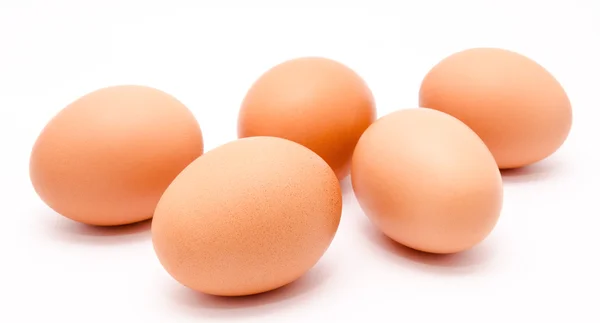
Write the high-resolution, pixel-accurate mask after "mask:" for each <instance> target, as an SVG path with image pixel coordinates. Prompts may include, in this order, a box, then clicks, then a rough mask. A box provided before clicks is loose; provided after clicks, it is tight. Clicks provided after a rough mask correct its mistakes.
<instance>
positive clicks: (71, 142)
mask: <svg viewBox="0 0 600 323" xmlns="http://www.w3.org/2000/svg"><path fill="white" fill-rule="evenodd" d="M202 152H203V140H202V133H201V131H200V127H199V126H198V123H197V121H196V119H195V118H194V116H193V115H192V113H191V112H190V111H189V110H188V109H187V108H186V107H185V106H184V105H183V104H182V103H181V102H179V101H178V100H177V99H175V98H174V97H172V96H170V95H168V94H166V93H164V92H162V91H159V90H157V89H153V88H150V87H145V86H133V85H132V86H113V87H107V88H103V89H100V90H97V91H94V92H91V93H89V94H87V95H85V96H83V97H81V98H79V99H78V100H76V101H74V102H73V103H71V104H69V105H68V106H67V107H66V108H64V109H63V110H62V111H60V112H59V113H58V114H57V115H56V116H55V117H54V118H53V119H52V120H51V121H50V122H49V123H48V124H47V125H46V127H45V128H44V129H43V130H42V132H41V134H40V135H39V137H38V139H37V140H36V142H35V144H34V146H33V150H32V152H31V158H30V177H31V182H32V184H33V187H34V188H35V190H36V192H37V193H38V195H39V196H40V197H41V199H42V200H43V201H44V202H45V203H46V204H47V205H48V206H50V207H51V208H52V209H54V210H55V211H56V212H58V213H60V214H62V215H63V216H65V217H67V218H70V219H72V220H75V221H79V222H82V223H86V224H92V225H102V226H108V225H121V224H129V223H134V222H138V221H142V220H147V219H149V218H151V217H152V214H153V212H154V208H155V207H156V204H157V203H158V200H159V198H160V196H161V195H162V193H163V192H164V190H165V189H166V188H167V186H168V185H169V184H170V183H171V181H172V180H173V179H174V178H175V177H176V176H177V174H179V172H180V171H181V170H183V169H184V168H185V167H186V166H187V165H188V164H189V163H190V162H192V161H193V160H194V159H196V158H197V157H198V156H200V155H201V154H202Z"/></svg>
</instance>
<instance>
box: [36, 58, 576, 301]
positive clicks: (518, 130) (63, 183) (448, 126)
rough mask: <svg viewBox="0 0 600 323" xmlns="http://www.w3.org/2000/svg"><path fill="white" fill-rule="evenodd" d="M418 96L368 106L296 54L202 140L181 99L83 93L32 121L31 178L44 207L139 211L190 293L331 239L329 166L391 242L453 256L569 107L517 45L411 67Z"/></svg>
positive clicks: (303, 255)
mask: <svg viewBox="0 0 600 323" xmlns="http://www.w3.org/2000/svg"><path fill="white" fill-rule="evenodd" d="M419 100H420V102H419V106H420V107H419V108H412V109H404V110H399V111H396V112H393V113H390V114H388V115H385V116H383V117H380V118H379V119H377V114H376V109H375V101H374V99H373V95H372V93H371V91H370V89H369V88H368V86H367V85H366V83H365V82H364V81H363V80H362V79H361V77H360V76H359V75H358V74H356V73H355V72H354V71H353V70H351V69H350V68H348V67H347V66H345V65H343V64H341V63H338V62H336V61H333V60H330V59H326V58H318V57H306V58H299V59H293V60H289V61H286V62H283V63H281V64H279V65H276V66H275V67H273V68H271V69H270V70H269V71H267V72H266V73H265V74H263V75H262V76H261V77H260V78H259V79H258V80H257V81H256V82H255V83H254V84H253V85H252V87H251V88H250V89H249V91H248V93H247V94H246V96H245V98H244V100H243V102H242V106H241V109H240V112H239V119H238V136H239V139H238V140H235V141H232V142H229V143H226V144H224V145H222V146H219V147H217V148H215V149H212V150H210V151H208V152H206V153H204V147H203V137H202V132H201V130H200V127H199V125H198V122H197V121H196V120H195V118H194V116H193V114H192V113H191V112H190V110H188V109H187V108H186V107H185V106H184V105H183V104H182V103H181V102H180V101H178V100H177V99H175V98H174V97H172V96H170V95H168V94H166V93H164V92H162V91H159V90H157V89H153V88H150V87H145V86H112V87H107V88H103V89H100V90H97V91H94V92H91V93H89V94H87V95H85V96H83V97H81V98H79V99H78V100H76V101H74V102H73V103H71V104H70V105H68V106H67V107H66V108H64V109H63V110H62V111H60V112H59V113H58V114H57V115H56V116H55V117H54V118H53V119H52V120H51V121H50V122H49V123H48V124H47V125H46V127H45V128H44V129H43V131H42V132H41V134H40V135H39V137H38V139H37V141H36V143H35V145H34V147H33V150H32V153H31V159H30V177H31V181H32V184H33V186H34V188H35V190H36V192H37V194H38V195H39V196H40V197H41V199H42V200H43V201H44V202H45V203H46V204H47V205H48V206H50V207H51V208H52V209H54V210H55V211H56V212H58V213H60V214H62V215H63V216H65V217H67V218H70V219H72V220H75V221H78V222H82V223H85V224H89V225H98V226H116V225H124V224H130V223H135V222H139V221H143V220H148V219H150V218H153V220H152V221H153V222H152V229H151V230H152V241H153V245H154V250H155V252H156V255H157V257H158V259H159V261H160V263H161V264H162V265H163V267H164V268H165V269H166V271H167V272H168V273H169V274H170V275H171V276H172V277H174V278H175V279H176V280H177V281H179V282H180V283H181V284H183V285H185V286H187V287H189V288H192V289H194V290H197V291H200V292H203V293H207V294H213V295H222V296H240V295H250V294H256V293H261V292H265V291H269V290H272V289H275V288H278V287H281V286H283V285H286V284H288V283H290V282H292V281H294V280H296V279H298V278H299V277H300V276H302V275H303V274H304V273H306V272H307V271H308V270H309V269H310V268H312V267H313V266H314V265H315V264H316V263H317V262H318V261H319V259H320V258H321V257H322V255H323V254H324V252H325V251H326V249H327V248H328V247H329V245H330V243H331V242H332V239H333V237H334V235H335V233H336V231H337V228H338V225H339V222H340V217H341V213H342V192H341V188H340V180H341V179H343V178H345V177H346V176H347V175H349V174H351V182H352V187H353V189H354V192H355V195H356V198H357V200H358V202H359V204H360V206H361V208H362V209H363V210H364V213H365V214H366V216H367V217H368V218H369V219H370V220H371V222H373V224H374V225H375V226H376V227H378V228H379V229H380V230H381V231H382V232H383V233H385V234H386V235H387V236H389V237H390V238H391V239H393V240H395V241H397V242H398V243H401V244H403V245H405V246H407V247H410V248H413V249H416V250H420V251H423V252H430V253H455V252H460V251H463V250H466V249H469V248H471V247H472V246H474V245H476V244H477V243H479V242H480V241H482V240H483V239H484V238H485V237H486V236H487V235H488V234H489V233H490V232H491V231H492V229H493V228H494V226H495V225H496V222H497V220H498V218H499V215H500V211H501V208H502V200H503V189H502V178H501V174H500V169H507V168H517V167H522V166H526V165H529V164H532V163H535V162H537V161H539V160H542V159H544V158H546V157H547V156H549V155H551V154H552V153H554V152H555V151H556V150H557V149H558V148H559V147H560V146H561V145H562V144H563V142H564V141H565V139H566V137H567V135H568V133H569V131H570V128H571V122H572V112H571V105H570V102H569V99H568V97H567V95H566V93H565V91H564V90H563V88H562V87H561V85H560V84H559V82H558V81H557V80H556V79H555V78H554V77H553V76H552V75H551V74H550V73H549V72H547V71H546V70H545V69H544V68H543V67H541V66H540V65H538V64H537V63H535V62H534V61H532V60H530V59H529V58H527V57H524V56H523V55H520V54H517V53H515V52H512V51H507V50H502V49H495V48H474V49H468V50H465V51H462V52H458V53H455V54H453V55H450V56H449V57H447V58H445V59H444V60H442V61H441V62H439V63H438V64H437V65H435V66H434V67H433V68H432V69H431V70H430V72H429V73H428V74H427V75H426V76H425V78H424V80H423V82H422V84H421V89H420V93H419Z"/></svg>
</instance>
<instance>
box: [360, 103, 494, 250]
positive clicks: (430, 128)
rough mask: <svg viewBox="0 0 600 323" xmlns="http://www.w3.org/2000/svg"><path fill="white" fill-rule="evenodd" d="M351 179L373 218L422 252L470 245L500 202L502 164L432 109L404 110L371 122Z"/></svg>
mask: <svg viewBox="0 0 600 323" xmlns="http://www.w3.org/2000/svg"><path fill="white" fill-rule="evenodd" d="M351 178H352V186H353V188H354V192H355V195H356V198H357V200H358V202H359V204H360V206H361V207H362V209H363V210H364V212H365V214H366V215H367V216H368V217H369V219H370V220H371V221H372V223H374V224H375V225H376V226H377V227H378V228H379V229H380V230H381V231H382V232H383V233H385V234H386V235H387V236H388V237H390V238H392V239H393V240H395V241H397V242H399V243H401V244H403V245H405V246H407V247H410V248H413V249H417V250H421V251H425V252H431V253H454V252H459V251H463V250H466V249H469V248H471V247H473V246H474V245H476V244H477V243H479V242H480V241H482V240H483V239H484V238H485V237H486V236H487V235H488V234H489V233H490V232H491V231H492V229H493V228H494V226H495V225H496V222H497V220H498V218H499V215H500V211H501V208H502V198H503V193H502V179H501V176H500V171H499V170H498V168H497V166H496V163H495V162H494V158H493V156H492V154H491V153H490V151H489V150H488V149H487V148H486V146H485V144H484V143H483V141H481V139H480V138H479V137H477V135H476V134H475V133H474V132H473V131H472V130H471V129H469V128H468V127H467V126H466V125H465V124H463V123H462V122H460V121H459V120H457V119H456V118H454V117H452V116H450V115H447V114H444V113H442V112H439V111H435V110H431V109H407V110H400V111H397V112H394V113H391V114H389V115H386V116H384V117H382V118H380V119H379V120H377V121H376V122H375V123H373V124H372V125H371V126H370V127H369V128H368V129H367V131H365V133H364V134H363V136H362V137H361V138H360V141H359V142H358V144H357V146H356V150H355V152H354V156H353V159H352V177H351Z"/></svg>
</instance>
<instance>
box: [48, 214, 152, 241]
mask: <svg viewBox="0 0 600 323" xmlns="http://www.w3.org/2000/svg"><path fill="white" fill-rule="evenodd" d="M47 213H50V212H47ZM42 218H45V219H46V220H45V221H47V222H48V223H45V225H44V230H46V231H47V232H46V233H47V234H49V235H50V236H51V237H52V239H57V240H60V241H62V242H66V243H78V244H81V243H87V244H103V245H106V244H122V243H129V242H137V241H146V240H149V239H150V238H151V236H150V226H151V224H152V220H146V221H142V222H137V223H133V224H127V225H120V226H113V227H101V226H92V225H87V224H83V223H79V222H75V221H73V220H70V219H67V218H64V217H62V216H61V215H59V214H56V213H54V212H52V214H43V215H42Z"/></svg>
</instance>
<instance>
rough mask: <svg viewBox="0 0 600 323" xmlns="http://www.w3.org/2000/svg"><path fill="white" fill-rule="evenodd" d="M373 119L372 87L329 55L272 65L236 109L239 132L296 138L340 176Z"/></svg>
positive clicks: (345, 169) (243, 135)
mask: <svg viewBox="0 0 600 323" xmlns="http://www.w3.org/2000/svg"><path fill="white" fill-rule="evenodd" d="M375 117H376V111H375V101H374V99H373V95H372V93H371V90H370V89H369V88H368V86H367V84H366V83H365V82H364V81H363V79H362V78H361V77H360V76H359V75H358V74H357V73H356V72H354V71H353V70H351V69H350V68H348V67H347V66H345V65H343V64H341V63H339V62H336V61H334V60H331V59H327V58H321V57H303V58H298V59H293V60H289V61H286V62H283V63H281V64H279V65H276V66H275V67H273V68H271V69H270V70H268V71H267V72H265V73H264V74H263V75H262V76H261V77H260V78H259V79H258V80H257V81H256V82H255V83H254V84H253V85H252V87H251V88H250V89H249V90H248V93H247V94H246V96H245V98H244V100H243V103H242V106H241V109H240V112H239V119H238V136H239V137H240V138H244V137H251V136H274V137H280V138H285V139H289V140H292V141H295V142H297V143H299V144H302V145H304V146H306V147H308V148H310V149H311V150H313V151H314V152H316V153H317V154H318V155H319V156H321V157H322V158H323V159H325V161H327V163H328V164H329V166H331V168H333V170H334V171H335V173H336V175H337V176H338V178H340V179H341V178H344V177H345V176H347V175H348V173H349V171H350V159H351V158H352V152H353V151H354V146H355V145H356V142H357V141H358V138H360V135H361V134H362V133H363V131H364V130H365V129H367V127H368V126H369V125H370V124H371V123H372V122H373V121H374V120H375Z"/></svg>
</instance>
